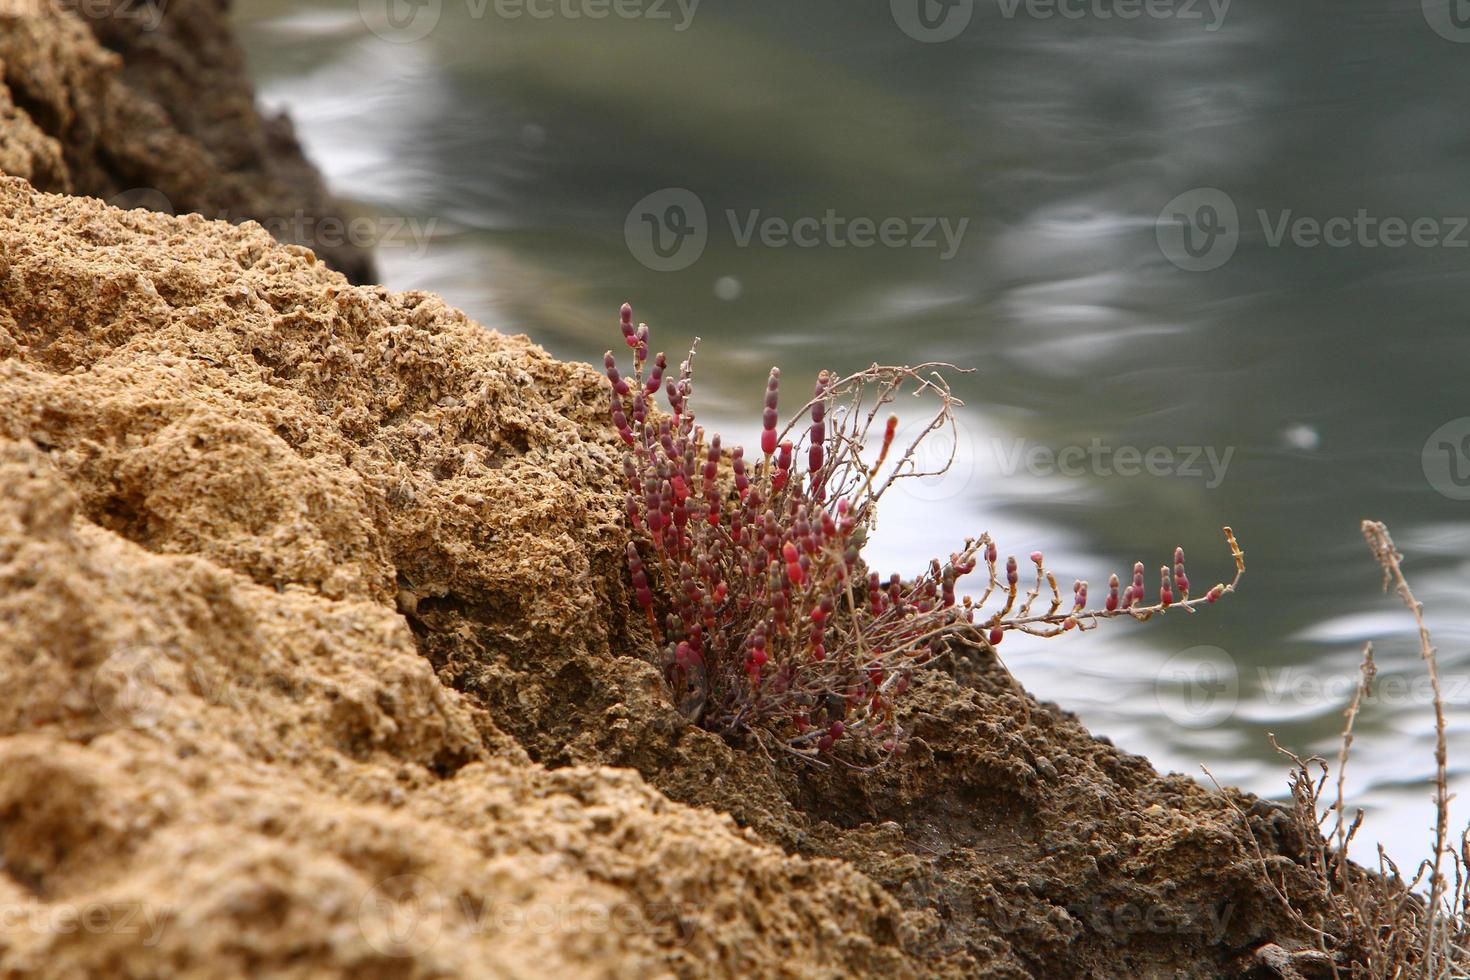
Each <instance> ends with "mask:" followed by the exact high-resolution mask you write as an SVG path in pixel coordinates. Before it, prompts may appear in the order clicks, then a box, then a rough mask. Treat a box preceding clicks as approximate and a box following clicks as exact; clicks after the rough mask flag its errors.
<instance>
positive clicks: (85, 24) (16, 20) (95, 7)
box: [0, 0, 376, 282]
mask: <svg viewBox="0 0 1470 980" xmlns="http://www.w3.org/2000/svg"><path fill="white" fill-rule="evenodd" d="M0 171H3V172H5V173H8V174H11V175H13V176H17V177H24V178H26V179H27V180H29V181H30V182H31V183H32V184H33V185H35V186H36V187H37V188H39V189H41V190H48V191H56V192H61V193H68V194H86V195H90V196H93V197H100V198H104V199H108V200H110V201H111V202H112V203H114V204H118V205H121V206H124V207H142V208H148V209H150V210H158V211H168V212H171V213H180V214H181V213H184V212H190V211H192V212H197V213H200V214H204V215H207V216H209V217H212V218H222V219H226V220H229V221H232V222H236V223H239V222H244V221H249V220H254V221H259V222H261V223H263V224H265V225H266V226H267V227H268V228H270V229H271V230H273V231H276V232H278V233H279V234H280V235H281V236H282V237H283V239H285V240H288V241H294V242H296V243H297V244H302V245H308V246H312V247H313V248H315V249H316V250H317V251H318V252H319V253H320V255H321V257H322V259H324V260H325V261H326V262H327V263H328V264H329V265H331V266H333V267H334V268H336V269H339V270H341V271H342V272H344V273H345V274H346V275H347V276H348V278H349V279H351V280H352V281H354V282H371V281H373V280H374V279H376V272H375V271H374V266H373V261H372V257H371V255H370V254H369V253H368V252H367V251H365V250H364V249H361V248H359V247H357V246H355V245H353V244H352V242H351V240H350V239H349V237H348V236H346V235H343V234H341V233H340V229H341V227H342V225H341V223H342V222H343V221H344V220H345V219H346V218H347V217H349V216H346V215H344V214H343V213H342V209H341V208H340V207H339V206H338V205H337V204H336V203H334V202H333V201H332V200H331V199H330V197H329V196H328V194H327V192H326V188H325V186H324V185H323V183H322V180H321V177H320V175H318V174H317V172H316V170H315V169H314V168H313V167H312V165H311V164H310V163H309V162H308V161H307V160H306V158H305V156H304V154H303V153H302V150H301V146H300V144H299V143H297V141H296V137H295V135H294V132H293V130H292V128H291V123H290V121H289V120H288V119H287V118H286V117H285V116H284V115H282V116H277V117H275V118H272V119H264V118H262V117H261V115H260V114H259V113H258V112H257V111H256V108H255V103H254V92H253V89H252V88H251V85H250V82H249V79H248V77H247V76H246V72H245V65H244V57H243V54H242V53H241V51H240V48H239V46H238V45H237V44H236V42H235V39H234V35H233V34H232V33H231V31H230V26H229V5H228V3H224V2H220V0H168V2H167V3H155V2H153V0H85V2H65V3H58V2H53V0H7V2H6V3H4V4H3V5H0Z"/></svg>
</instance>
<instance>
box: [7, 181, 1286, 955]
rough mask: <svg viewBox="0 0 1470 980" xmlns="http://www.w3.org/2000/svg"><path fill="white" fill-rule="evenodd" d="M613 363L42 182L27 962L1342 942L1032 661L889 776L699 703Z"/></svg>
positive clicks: (13, 239) (27, 214)
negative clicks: (617, 420)
mask: <svg viewBox="0 0 1470 980" xmlns="http://www.w3.org/2000/svg"><path fill="white" fill-rule="evenodd" d="M609 329H610V331H611V330H612V329H613V327H612V320H611V318H610V322H609ZM604 384H605V382H604V380H603V379H602V378H601V376H600V375H599V373H598V372H596V371H594V370H593V369H592V368H590V367H587V366H582V365H574V364H566V363H562V362H558V361H556V360H554V359H553V358H551V357H550V356H549V355H547V354H546V353H545V352H544V351H542V350H540V349H539V348H537V347H536V346H534V345H533V344H531V343H530V342H529V341H528V340H526V339H525V338H523V337H508V336H502V335H500V334H498V333H495V332H492V331H487V330H485V329H484V328H483V327H481V326H480V325H478V324H476V323H474V322H473V321H471V320H469V319H467V318H466V317H465V316H464V315H463V314H461V313H459V312H458V311H456V310H453V309H451V308H449V307H447V306H446V305H445V304H444V303H443V302H442V301H440V300H439V299H437V298H436V297H433V296H431V295H428V294H424V293H392V292H389V291H388V290H386V289H383V288H381V287H364V286H353V285H351V284H349V283H348V282H347V281H346V280H345V279H344V278H343V277H342V276H341V275H340V274H338V273H337V272H334V271H332V270H330V269H328V268H327V267H326V266H325V265H323V264H322V263H320V262H318V261H316V258H315V256H314V255H313V254H312V253H311V252H310V251H309V250H307V249H304V248H302V247H300V246H295V245H281V244H278V243H276V242H275V241H273V240H272V239H271V238H270V236H269V235H267V234H266V233H265V231H264V230H263V229H261V228H259V227H257V226H250V225H247V226H235V225H231V224H228V223H224V222H210V221H205V220H203V219H202V218H200V217H198V216H192V215H190V216H184V217H172V216H168V215H162V214H154V213H149V212H145V211H127V212H124V211H120V210H118V209H115V208H109V207H107V206H106V205H104V204H103V203H102V202H100V201H97V200H93V199H89V198H78V197H65V196H58V195H50V194H44V193H41V192H38V191H36V190H35V189H34V188H32V187H31V186H30V185H29V184H27V183H26V182H24V181H22V180H19V179H14V178H0V913H3V914H4V915H6V916H7V918H6V919H5V920H4V921H5V922H6V925H7V928H6V929H5V930H3V931H0V974H3V975H5V976H7V977H8V976H15V977H32V976H36V977H40V976H79V975H97V976H104V975H105V976H154V975H172V976H198V977H213V976H220V975H237V974H245V973H249V972H252V971H254V972H258V973H262V974H266V973H269V974H272V975H277V974H281V975H300V976H308V975H310V976H320V975H340V976H348V975H351V976H359V975H384V976H389V975H392V976H400V975H401V976H429V975H446V974H450V975H471V976H480V975H504V976H510V977H519V976H526V977H533V976H534V977H541V976H558V977H561V976H567V977H581V976H586V977H614V976H629V975H643V974H647V975H650V976H668V975H675V976H683V977H704V976H717V977H737V976H742V977H743V976H767V975H792V976H839V975H842V976H885V977H887V976H895V977H919V976H924V977H930V976H952V977H963V976H975V975H993V976H1005V977H1028V976H1031V977H1059V976H1084V975H1098V976H1108V975H1117V973H1118V970H1119V968H1120V964H1126V965H1127V969H1128V972H1131V973H1134V974H1137V975H1140V976H1171V977H1199V978H1205V977H1217V976H1226V975H1231V971H1232V970H1233V969H1235V966H1233V964H1238V962H1239V958H1240V954H1241V951H1242V950H1245V949H1249V948H1254V947H1255V946H1258V945H1260V944H1261V943H1262V942H1263V941H1265V940H1266V939H1269V940H1271V941H1273V942H1276V943H1279V944H1281V945H1282V946H1283V948H1297V947H1296V945H1295V944H1298V943H1300V942H1303V941H1305V940H1306V939H1307V938H1308V937H1306V936H1303V935H1301V927H1300V925H1299V924H1298V923H1297V921H1296V920H1294V919H1293V918H1292V917H1290V916H1289V915H1288V914H1287V913H1286V912H1285V911H1284V910H1283V909H1282V908H1281V907H1280V904H1279V903H1278V901H1277V900H1276V898H1275V896H1274V895H1272V894H1271V893H1270V892H1268V891H1267V890H1266V887H1265V885H1264V883H1263V882H1262V880H1261V877H1260V864H1259V862H1258V860H1257V857H1256V853H1257V852H1256V847H1257V846H1259V847H1261V848H1262V849H1263V850H1264V851H1265V853H1266V855H1267V857H1268V858H1269V859H1270V860H1272V862H1273V864H1272V867H1273V874H1276V875H1280V876H1281V882H1282V884H1281V887H1283V888H1285V889H1286V890H1287V892H1288V893H1289V894H1291V895H1292V896H1293V898H1294V899H1295V900H1297V901H1298V902H1299V907H1300V908H1301V909H1303V914H1304V915H1307V916H1310V915H1311V914H1313V906H1312V902H1313V901H1314V899H1313V898H1312V891H1311V882H1310V880H1309V879H1308V878H1307V877H1306V872H1305V871H1303V870H1302V869H1301V868H1300V867H1299V866H1298V865H1297V864H1295V863H1293V861H1292V860H1290V859H1289V858H1288V857H1283V856H1281V855H1280V853H1279V850H1278V849H1279V848H1282V847H1285V846H1286V845H1284V844H1278V843H1276V842H1277V841H1285V840H1288V839H1291V838H1290V837H1289V835H1287V834H1284V833H1281V832H1280V829H1279V828H1277V829H1275V830H1273V828H1272V827H1270V826H1268V825H1267V824H1266V823H1265V822H1264V819H1263V818H1262V817H1261V816H1260V814H1259V813H1258V812H1257V811H1256V810H1255V809H1253V806H1252V801H1251V800H1250V799H1249V798H1239V799H1237V798H1235V797H1233V796H1226V795H1223V794H1220V793H1215V792H1212V791H1209V790H1206V789H1204V788H1202V787H1201V786H1199V785H1198V784H1196V783H1195V782H1194V781H1192V780H1189V779H1186V778H1184V777H1182V776H1160V775H1159V774H1158V773H1157V772H1155V771H1154V769H1153V768H1152V767H1151V766H1150V765H1149V764H1148V763H1147V761H1146V760H1144V759H1141V758H1139V757H1136V756H1131V755H1128V754H1126V753H1124V752H1122V751H1120V750H1118V749H1115V748H1113V747H1112V746H1110V745H1108V744H1106V743H1105V742H1103V741H1101V740H1098V739H1095V738H1093V737H1092V736H1091V734H1090V733H1088V732H1087V731H1086V729H1085V728H1084V727H1083V726H1082V725H1081V724H1080V723H1079V722H1078V721H1077V720H1076V718H1074V717H1072V716H1070V715H1067V714H1065V713H1064V712H1062V711H1061V710H1060V709H1058V708H1056V707H1055V706H1052V705H1043V704H1038V703H1037V702H1036V701H1035V700H1034V699H1032V698H1031V697H1030V696H1029V695H1027V694H1025V692H1023V691H1021V690H1020V689H1019V685H1018V684H1017V683H1016V682H1015V680H1014V679H1013V678H1011V677H1010V676H1009V675H1008V674H1006V673H1005V672H1004V668H1002V667H1000V666H999V664H998V663H996V662H995V661H994V660H993V658H991V659H989V660H986V661H984V662H970V661H965V662H963V663H960V664H956V665H955V666H954V667H953V675H951V674H948V673H944V672H941V671H938V670H935V671H929V672H927V673H926V674H925V675H924V677H923V678H922V683H918V684H916V685H915V686H914V695H913V698H912V699H911V703H910V705H909V707H908V708H907V709H906V710H907V716H906V718H905V724H906V725H907V726H908V727H910V728H911V729H912V730H913V732H914V734H915V737H914V740H913V743H912V745H911V751H910V752H909V754H908V756H907V757H906V759H905V760H904V761H903V762H902V763H899V764H894V765H889V766H887V767H884V768H881V769H878V770H876V771H873V772H855V771H848V770H845V769H842V768H841V767H834V769H832V770H828V771H823V772H817V771H811V770H804V769H800V768H797V766H796V764H795V763H793V762H792V761H790V760H788V759H784V758H783V759H772V758H770V757H768V756H766V755H765V754H764V753H762V752H761V751H760V750H759V749H758V748H756V747H753V746H747V747H741V746H734V745H730V744H727V743H726V742H725V741H724V740H722V739H720V738H718V737H716V736H714V735H712V734H710V733H708V732H704V731H701V730H699V729H697V728H692V727H690V726H689V725H687V724H686V723H685V722H684V720H683V719H682V718H681V717H680V716H679V714H678V712H677V710H676V709H675V706H674V705H673V704H672V703H671V697H670V694H669V692H668V691H667V689H666V688H665V686H664V684H663V682H662V679H661V678H660V676H659V672H658V671H657V669H656V668H654V667H653V666H652V663H653V661H654V660H655V656H654V651H653V649H652V643H651V640H650V638H649V637H648V635H647V632H646V631H647V626H646V624H645V623H643V622H642V621H641V617H640V616H638V615H637V614H636V613H635V612H633V611H632V609H631V604H630V601H629V598H630V597H629V595H628V592H627V588H628V587H627V584H626V571H625V569H624V567H623V563H622V553H623V546H624V543H625V536H624V535H625V532H624V530H623V518H622V514H621V505H620V496H621V495H620V491H619V489H618V486H619V473H618V470H619V464H618V461H619V459H620V455H619V449H618V447H617V444H616V441H615V435H614V434H613V433H612V431H611V427H610V425H609V424H608V422H607V420H606V418H605V415H604V413H605V410H606V401H605V397H606V396H605V390H604V388H603V385H604ZM1059 642H1060V641H1059ZM1038 771H1039V772H1041V773H1042V774H1043V775H1044V778H1038V775H1037V774H1038ZM1237 807H1238V808H1239V809H1237ZM1242 814H1247V816H1246V817H1244V818H1243V817H1242ZM1245 820H1248V821H1249V829H1247V827H1246V826H1244V825H1243V821H1245ZM1253 837H1254V840H1252V838H1253ZM1302 845H1303V840H1295V842H1294V843H1293V845H1292V846H1293V847H1294V848H1296V849H1297V850H1300V849H1301V847H1302ZM12 913H14V914H12ZM86 922H91V923H92V927H90V928H80V927H68V926H67V924H68V923H71V924H72V926H76V925H77V924H78V923H86ZM12 923H19V925H18V926H15V925H12Z"/></svg>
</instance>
